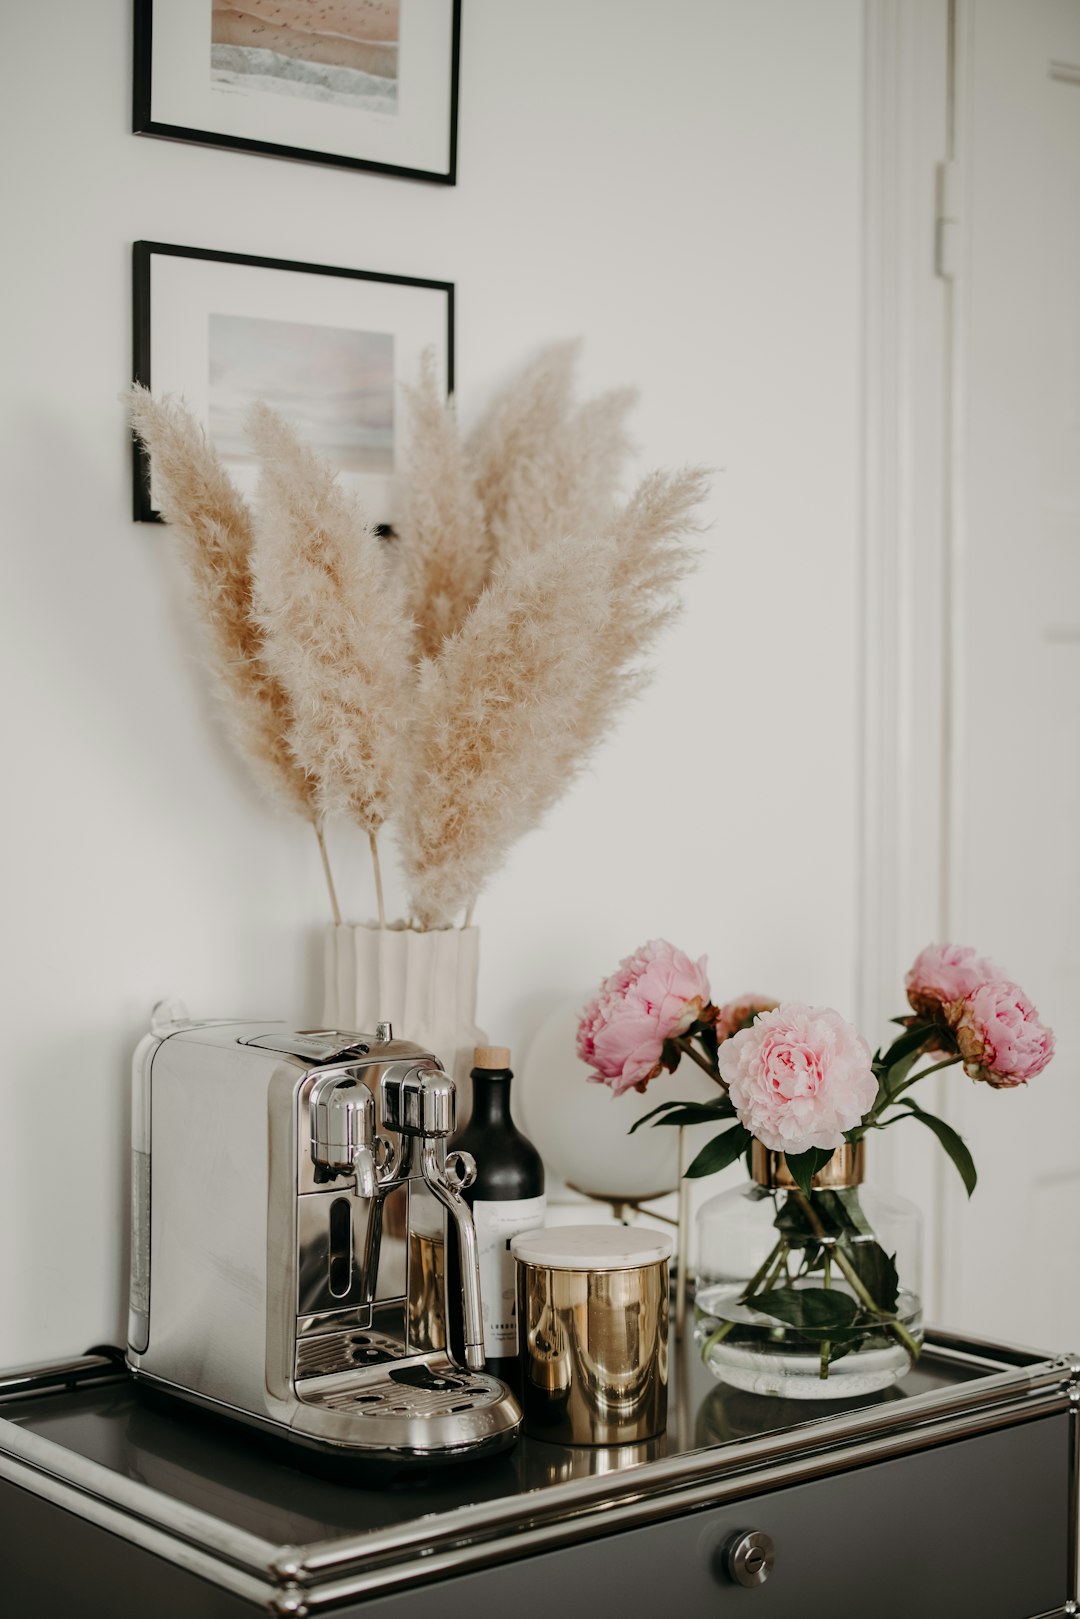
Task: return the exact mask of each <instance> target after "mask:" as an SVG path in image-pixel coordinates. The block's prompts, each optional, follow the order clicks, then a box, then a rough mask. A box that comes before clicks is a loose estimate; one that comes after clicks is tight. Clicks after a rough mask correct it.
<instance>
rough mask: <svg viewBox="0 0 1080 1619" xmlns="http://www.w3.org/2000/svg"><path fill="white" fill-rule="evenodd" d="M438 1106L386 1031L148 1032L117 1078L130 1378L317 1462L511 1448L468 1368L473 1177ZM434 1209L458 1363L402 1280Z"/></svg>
mask: <svg viewBox="0 0 1080 1619" xmlns="http://www.w3.org/2000/svg"><path fill="white" fill-rule="evenodd" d="M454 1115H455V1087H454V1081H453V1079H452V1077H451V1076H450V1075H449V1074H447V1073H446V1072H445V1071H444V1069H443V1068H442V1065H441V1064H440V1063H439V1062H438V1060H437V1059H436V1058H435V1057H434V1056H433V1055H432V1054H431V1053H429V1052H426V1051H424V1049H423V1048H422V1047H420V1046H416V1045H413V1044H411V1043H409V1042H407V1041H404V1040H395V1039H394V1038H393V1033H392V1031H391V1029H390V1026H389V1025H388V1024H380V1025H378V1027H377V1029H376V1032H375V1034H374V1035H371V1036H368V1035H362V1034H354V1033H349V1032H342V1031H340V1030H334V1029H316V1030H310V1029H305V1030H298V1031H292V1030H288V1029H285V1028H284V1027H283V1026H280V1025H277V1026H275V1025H267V1024H259V1025H251V1024H239V1023H225V1022H219V1023H213V1022H205V1023H195V1022H192V1021H190V1020H183V1019H181V1020H177V1021H174V1022H169V1023H166V1024H162V1025H159V1026H156V1027H155V1029H154V1032H153V1033H152V1034H150V1035H148V1036H147V1037H146V1039H144V1040H143V1042H142V1043H141V1045H140V1046H139V1049H138V1051H137V1052H136V1056H135V1063H134V1071H133V1107H132V1271H131V1299H130V1313H129V1330H128V1351H127V1361H128V1365H129V1367H130V1368H131V1370H132V1372H133V1373H134V1375H135V1376H136V1378H137V1379H139V1380H141V1381H144V1382H146V1383H148V1384H152V1385H154V1386H155V1387H157V1388H159V1389H162V1390H165V1391H167V1392H169V1393H171V1394H174V1395H177V1396H180V1397H182V1398H184V1399H187V1400H191V1401H194V1402H196V1403H198V1404H200V1405H202V1406H204V1407H207V1408H209V1409H212V1410H216V1411H219V1412H220V1413H222V1414H224V1415H228V1416H231V1417H233V1418H237V1419H239V1420H241V1421H244V1422H247V1423H250V1424H253V1425H255V1426H257V1427H259V1428H261V1429H264V1430H268V1431H272V1432H273V1433H275V1434H276V1435H277V1436H278V1437H282V1438H287V1439H289V1440H290V1441H292V1442H294V1443H295V1444H297V1445H299V1446H302V1447H304V1448H306V1449H308V1450H315V1451H320V1452H323V1453H326V1454H335V1455H338V1456H342V1455H344V1456H355V1457H357V1458H360V1459H368V1460H372V1459H374V1460H383V1461H393V1462H399V1463H405V1462H439V1461H446V1460H450V1459H453V1458H454V1457H463V1458H464V1457H475V1456H477V1455H481V1454H487V1453H491V1452H494V1451H498V1450H501V1449H504V1448H505V1447H506V1446H507V1445H509V1444H512V1443H513V1441H514V1439H515V1438H516V1436H517V1433H518V1429H519V1426H520V1420H521V1418H520V1411H519V1410H518V1407H517V1405H516V1402H515V1401H514V1398H513V1396H512V1395H511V1394H510V1391H509V1390H508V1389H507V1388H506V1387H505V1385H504V1384H502V1383H501V1382H499V1381H498V1379H496V1378H493V1377H489V1376H487V1375H486V1374H485V1373H484V1371H483V1366H484V1344H483V1319H482V1313H481V1303H480V1276H479V1267H478V1263H477V1248H476V1232H475V1228H474V1226H473V1221H472V1214H471V1212H470V1210H469V1207H468V1205H467V1204H466V1202H465V1200H464V1198H463V1197H462V1195H461V1193H462V1189H463V1188H464V1187H467V1186H469V1185H470V1184H471V1182H472V1180H473V1178H474V1177H475V1174H476V1165H475V1163H474V1162H473V1160H472V1159H471V1158H470V1157H469V1155H468V1154H466V1153H450V1154H447V1152H446V1140H447V1137H448V1136H449V1135H450V1134H451V1132H452V1131H453V1128H454ZM440 1214H441V1215H442V1217H443V1220H444V1221H451V1222H452V1223H453V1229H454V1233H455V1236H456V1240H457V1246H458V1251H459V1253H460V1255H461V1258H462V1264H461V1267H460V1272H461V1286H460V1293H459V1296H457V1297H444V1299H443V1300H442V1310H441V1312H440V1316H441V1317H442V1318H444V1319H445V1320H450V1319H451V1318H452V1317H453V1315H454V1314H455V1313H456V1314H458V1315H459V1317H460V1320H461V1323H462V1328H463V1341H464V1353H463V1356H462V1362H461V1363H460V1364H459V1363H457V1362H455V1360H454V1359H453V1358H452V1356H451V1353H450V1352H449V1351H448V1350H447V1349H445V1348H441V1347H440V1348H432V1347H431V1343H432V1334H431V1332H430V1331H429V1330H424V1329H423V1324H422V1323H419V1322H418V1321H417V1311H416V1307H415V1300H416V1293H417V1289H416V1285H415V1283H416V1278H415V1277H413V1278H412V1282H413V1285H412V1286H410V1267H412V1268H414V1269H415V1268H416V1267H418V1266H419V1265H420V1263H421V1256H422V1247H423V1242H424V1241H427V1242H428V1243H429V1244H430V1240H431V1232H432V1230H433V1229H437V1227H438V1223H439V1215H440ZM444 1286H445V1283H444ZM455 1291H457V1290H456V1289H455ZM410 1298H411V1299H412V1300H413V1307H412V1309H410ZM440 1325H441V1322H440ZM449 1336H450V1335H449V1334H447V1337H448V1338H449Z"/></svg>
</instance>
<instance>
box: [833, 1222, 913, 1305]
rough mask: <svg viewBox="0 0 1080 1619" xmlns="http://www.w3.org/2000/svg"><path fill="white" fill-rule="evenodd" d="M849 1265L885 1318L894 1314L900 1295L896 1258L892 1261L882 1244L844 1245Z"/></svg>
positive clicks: (861, 1243)
mask: <svg viewBox="0 0 1080 1619" xmlns="http://www.w3.org/2000/svg"><path fill="white" fill-rule="evenodd" d="M844 1251H845V1253H846V1255H847V1259H848V1263H849V1264H850V1265H851V1268H852V1270H853V1271H854V1272H855V1274H856V1276H858V1278H859V1280H860V1282H861V1283H862V1284H863V1286H864V1287H865V1288H866V1291H867V1292H868V1293H869V1295H870V1297H871V1298H872V1299H873V1301H874V1303H875V1304H876V1305H877V1307H878V1310H879V1311H880V1312H881V1314H882V1315H893V1314H895V1311H896V1301H897V1299H898V1298H899V1296H900V1280H899V1277H898V1276H897V1274H896V1255H895V1254H894V1255H893V1256H892V1257H891V1258H890V1256H889V1255H888V1254H887V1253H886V1252H885V1250H884V1248H883V1247H882V1246H881V1244H880V1242H867V1241H866V1240H865V1239H863V1240H862V1241H860V1242H852V1243H845V1244H844Z"/></svg>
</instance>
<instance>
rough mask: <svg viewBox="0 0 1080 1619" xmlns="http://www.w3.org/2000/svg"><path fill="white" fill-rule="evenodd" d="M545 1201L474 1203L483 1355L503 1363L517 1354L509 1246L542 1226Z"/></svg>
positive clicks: (515, 1297)
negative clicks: (523, 1235)
mask: <svg viewBox="0 0 1080 1619" xmlns="http://www.w3.org/2000/svg"><path fill="white" fill-rule="evenodd" d="M546 1209H547V1198H546V1197H544V1196H543V1195H541V1196H540V1197H525V1198H515V1199H513V1200H511V1201H508V1202H505V1203H485V1202H481V1201H477V1202H476V1203H474V1204H473V1211H472V1212H473V1221H474V1223H475V1225H476V1247H477V1251H478V1253H479V1255H480V1297H481V1301H482V1304H483V1312H484V1354H485V1355H486V1356H487V1358H488V1359H489V1360H506V1359H507V1357H508V1356H511V1355H516V1354H517V1347H518V1340H517V1290H516V1287H515V1278H514V1270H515V1265H514V1256H513V1254H512V1253H511V1252H510V1243H511V1241H512V1240H513V1238H514V1237H516V1236H518V1234H519V1233H520V1232H522V1231H535V1230H536V1229H537V1227H538V1226H542V1225H543V1223H544V1214H545V1212H546Z"/></svg>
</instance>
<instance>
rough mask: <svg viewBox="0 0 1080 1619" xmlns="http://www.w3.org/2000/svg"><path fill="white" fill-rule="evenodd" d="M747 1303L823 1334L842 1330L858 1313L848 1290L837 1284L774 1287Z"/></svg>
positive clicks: (799, 1327)
mask: <svg viewBox="0 0 1080 1619" xmlns="http://www.w3.org/2000/svg"><path fill="white" fill-rule="evenodd" d="M747 1303H748V1304H751V1305H752V1306H753V1307H754V1309H755V1310H760V1311H761V1313H762V1315H771V1316H773V1317H774V1318H775V1319H776V1320H777V1321H783V1322H784V1324H785V1326H789V1327H795V1328H796V1329H797V1330H798V1331H799V1332H804V1333H819V1334H821V1335H822V1336H826V1337H828V1336H831V1335H832V1334H833V1333H836V1334H843V1333H845V1332H846V1331H847V1329H848V1328H849V1327H850V1326H851V1325H852V1323H853V1322H854V1320H855V1317H856V1316H857V1315H858V1313H859V1306H858V1304H857V1303H856V1302H855V1300H854V1299H853V1298H852V1297H851V1294H850V1293H845V1292H843V1291H842V1290H841V1289H840V1288H838V1287H774V1288H770V1290H769V1291H768V1292H767V1293H758V1294H755V1296H754V1297H753V1298H751V1299H748V1300H747Z"/></svg>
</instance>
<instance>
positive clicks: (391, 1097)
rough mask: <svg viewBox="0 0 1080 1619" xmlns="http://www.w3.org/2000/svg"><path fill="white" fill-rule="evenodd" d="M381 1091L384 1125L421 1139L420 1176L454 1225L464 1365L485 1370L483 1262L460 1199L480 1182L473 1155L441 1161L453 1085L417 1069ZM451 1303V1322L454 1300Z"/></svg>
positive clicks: (388, 1080) (390, 1077) (435, 1072)
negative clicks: (463, 1335) (457, 1256)
mask: <svg viewBox="0 0 1080 1619" xmlns="http://www.w3.org/2000/svg"><path fill="white" fill-rule="evenodd" d="M379 1089H380V1093H381V1098H382V1122H383V1125H384V1127H385V1128H386V1129H388V1130H396V1131H398V1133H399V1134H400V1135H401V1136H402V1137H405V1138H412V1139H416V1138H419V1143H420V1172H421V1174H422V1175H423V1177H424V1180H425V1181H426V1182H427V1184H428V1186H429V1187H430V1188H431V1190H432V1192H433V1193H434V1194H435V1196H436V1197H437V1198H438V1200H439V1202H440V1203H441V1204H442V1205H443V1207H444V1208H445V1209H446V1211H447V1213H448V1214H449V1215H450V1218H451V1219H452V1220H453V1222H454V1229H455V1231H456V1232H457V1239H458V1248H459V1253H460V1255H461V1292H462V1317H463V1322H464V1333H465V1361H466V1364H467V1366H468V1367H469V1369H470V1371H474V1372H482V1371H483V1369H484V1321H483V1315H482V1312H481V1308H480V1259H479V1254H478V1252H477V1246H476V1227H475V1226H474V1225H473V1219H472V1213H471V1211H470V1209H469V1206H468V1204H467V1203H466V1202H465V1199H464V1198H463V1197H462V1195H461V1193H462V1191H463V1190H464V1189H465V1188H466V1187H469V1186H471V1185H472V1183H473V1181H474V1180H475V1179H476V1160H475V1159H474V1158H473V1156H472V1154H471V1153H467V1152H452V1153H449V1154H447V1156H446V1160H445V1163H442V1164H440V1162H439V1143H440V1142H442V1141H445V1140H446V1138H447V1136H449V1135H450V1134H451V1133H452V1132H453V1129H454V1103H455V1087H454V1081H453V1079H452V1078H451V1077H450V1075H449V1074H447V1073H444V1072H443V1070H442V1069H441V1068H413V1069H410V1071H409V1072H408V1073H406V1074H404V1075H400V1076H399V1075H396V1074H386V1075H384V1076H383V1078H382V1080H381V1081H380V1085H379ZM446 1303H447V1311H448V1318H449V1303H450V1301H449V1299H448V1300H447V1301H446Z"/></svg>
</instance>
